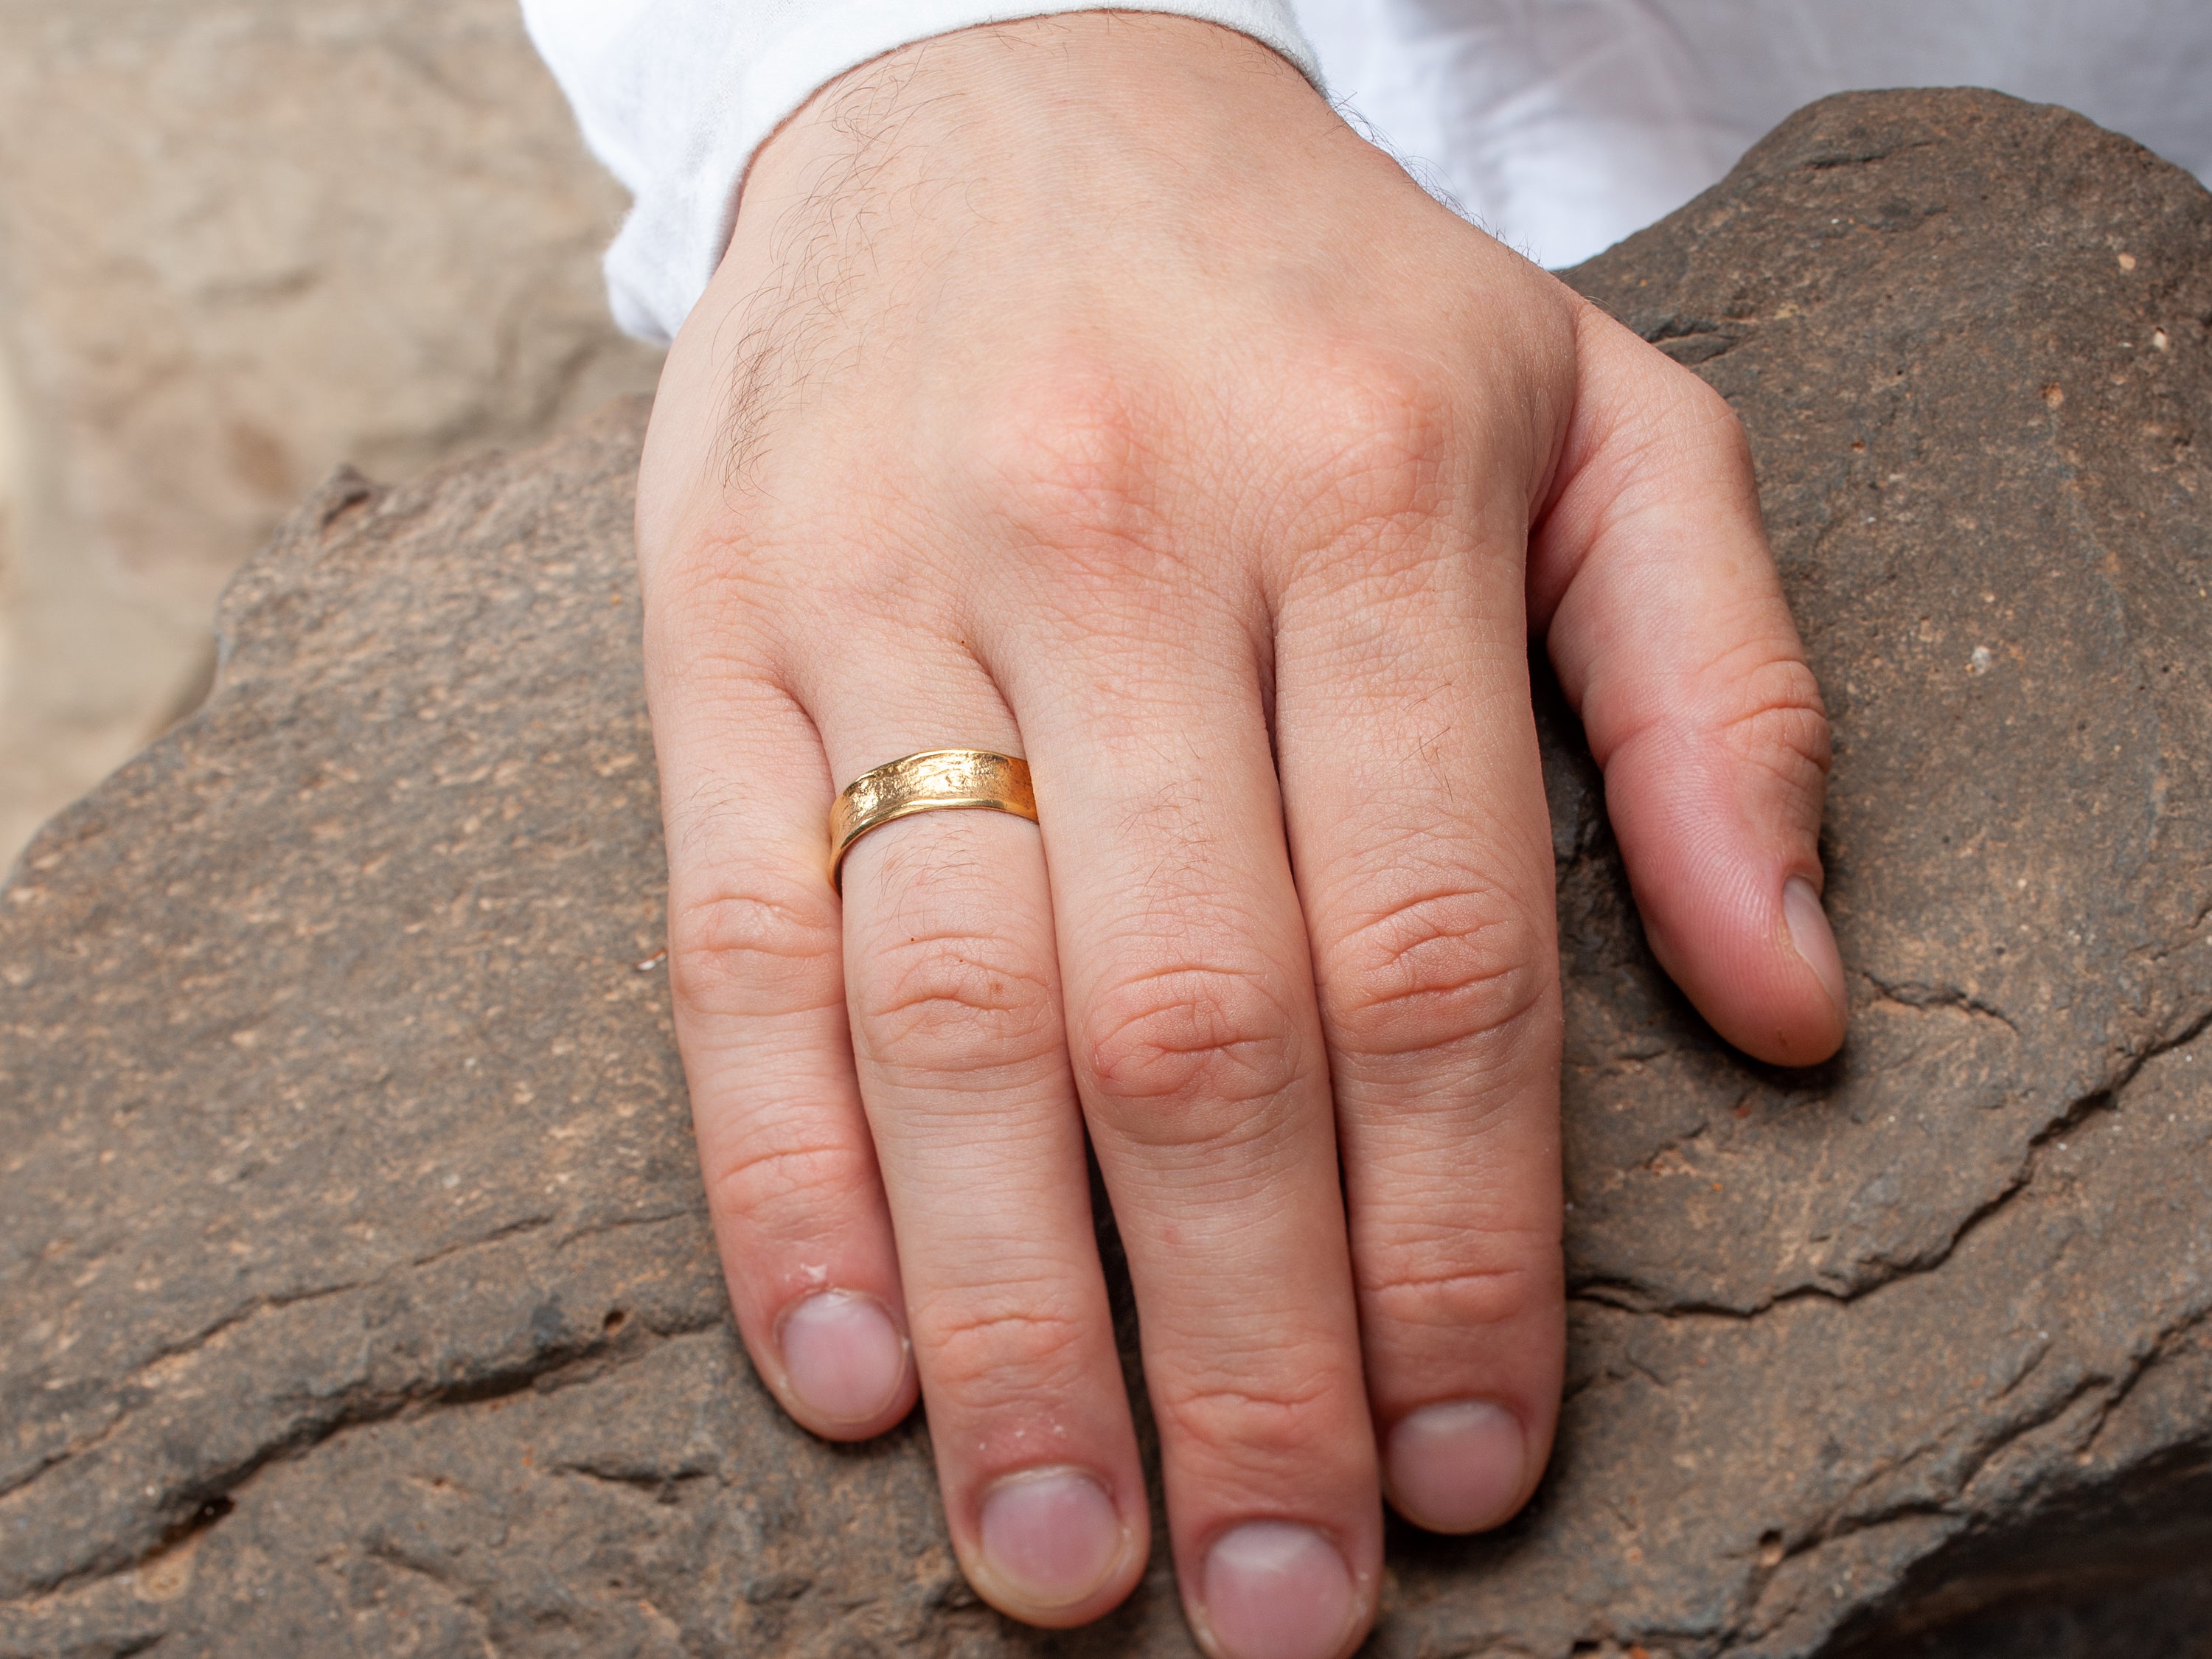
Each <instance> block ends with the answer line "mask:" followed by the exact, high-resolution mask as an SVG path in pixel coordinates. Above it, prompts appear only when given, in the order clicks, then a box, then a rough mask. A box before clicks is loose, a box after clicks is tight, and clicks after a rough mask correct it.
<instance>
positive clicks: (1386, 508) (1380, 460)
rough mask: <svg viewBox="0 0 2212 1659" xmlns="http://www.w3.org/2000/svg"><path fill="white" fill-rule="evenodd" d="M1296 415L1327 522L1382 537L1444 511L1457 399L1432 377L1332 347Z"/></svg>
mask: <svg viewBox="0 0 2212 1659" xmlns="http://www.w3.org/2000/svg"><path fill="white" fill-rule="evenodd" d="M1293 407H1294V408H1295V410H1296V411H1297V412H1296V415H1295V416H1294V419H1295V420H1296V422H1297V428H1296V435H1295V436H1294V439H1293V442H1294V445H1295V447H1296V448H1297V451H1298V452H1299V459H1300V462H1301V465H1302V469H1303V473H1304V477H1308V478H1310V479H1311V480H1313V481H1314V483H1315V484H1316V486H1317V490H1318V495H1317V501H1318V504H1319V505H1320V507H1321V508H1322V513H1323V515H1324V517H1325V518H1327V519H1328V520H1333V521H1334V523H1335V524H1336V525H1337V526H1340V527H1352V526H1371V527H1372V529H1373V530H1374V531H1375V532H1378V533H1380V532H1385V531H1387V530H1388V529H1389V527H1390V526H1395V525H1402V524H1406V523H1408V522H1413V523H1422V522H1425V521H1426V520H1429V519H1431V518H1433V517H1434V516H1435V515H1436V514H1437V513H1438V512H1439V511H1441V510H1442V509H1443V505H1444V503H1443V492H1444V490H1445V489H1446V488H1447V478H1448V473H1449V461H1450V459H1451V457H1452V456H1453V454H1454V453H1455V448H1456V443H1457V430H1456V428H1457V425H1458V422H1457V420H1456V417H1455V411H1454V402H1453V393H1452V390H1451V388H1450V387H1449V385H1448V384H1447V383H1446V382H1445V380H1444V379H1443V376H1442V375H1441V374H1438V373H1437V371H1436V370H1435V369H1434V368H1431V367H1429V366H1427V365H1425V364H1420V363H1417V362H1411V361H1409V360H1407V359H1405V358H1403V357H1400V356H1394V355H1392V354H1389V353H1388V352H1384V351H1381V350H1377V349H1372V348H1362V349H1355V348H1346V347H1336V348H1333V349H1331V350H1330V351H1329V353H1328V355H1327V357H1326V359H1325V361H1324V362H1322V363H1321V364H1320V365H1318V366H1317V367H1316V370H1315V372H1314V373H1312V374H1310V376H1308V377H1307V379H1306V381H1305V384H1304V386H1303V387H1302V390H1301V395H1300V397H1299V398H1298V399H1297V402H1296V404H1294V405H1293ZM1341 533H1342V529H1341V528H1340V532H1339V534H1340V535H1341Z"/></svg>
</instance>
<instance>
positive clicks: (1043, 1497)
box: [802, 631, 1148, 1626]
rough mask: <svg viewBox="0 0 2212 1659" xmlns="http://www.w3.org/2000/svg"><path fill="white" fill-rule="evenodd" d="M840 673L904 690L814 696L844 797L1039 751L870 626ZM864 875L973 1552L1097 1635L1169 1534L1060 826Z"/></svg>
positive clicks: (868, 957)
mask: <svg viewBox="0 0 2212 1659" xmlns="http://www.w3.org/2000/svg"><path fill="white" fill-rule="evenodd" d="M836 660H837V661H840V662H846V663H849V662H851V661H854V660H860V661H876V662H895V663H897V664H899V665H900V668H901V673H902V681H903V683H902V684H900V685H899V686H898V688H897V689H896V691H894V692H892V693H890V695H886V693H885V690H884V687H883V686H881V685H880V684H860V683H859V682H857V681H855V680H853V679H851V678H846V677H844V676H842V675H839V674H836V673H835V672H834V671H830V672H826V673H825V674H824V675H823V677H822V679H821V683H820V684H813V685H802V696H803V698H804V700H805V702H807V703H808V705H809V707H810V709H811V712H812V714H814V717H815V720H816V724H817V726H818V727H819V729H820V730H821V732H822V734H823V745H824V748H825V750H826V751H827V753H828V756H829V762H830V768H831V771H832V773H833V774H834V775H835V776H836V778H837V780H838V781H840V782H841V783H849V782H850V781H852V780H853V779H854V778H857V777H859V776H860V775H862V774H863V773H865V772H867V771H869V770H871V769H873V768H875V767H878V766H880V765H883V764H884V763H887V762H890V761H893V760H896V759H900V758H902V757H905V756H907V755H910V754H914V753H917V752H920V751H921V750H931V749H941V748H947V747H953V746H959V747H973V748H980V749H987V750H996V751H997V752H1000V753H1005V754H1015V755H1018V754H1019V753H1020V752H1021V750H1020V743H1019V738H1018V734H1017V732H1016V731H1015V729H1014V722H1013V720H1012V716H1011V715H1010V714H1008V712H1007V710H1006V705H1005V703H1004V702H1003V701H1002V700H1001V699H1000V696H999V694H998V692H997V690H996V689H995V688H994V686H993V685H992V684H991V682H990V680H989V678H988V677H987V675H985V674H984V672H983V671H982V670H981V668H979V667H978V666H977V665H975V663H974V661H973V660H972V659H969V657H967V655H966V654H965V653H963V652H962V651H960V650H959V649H958V648H957V647H952V646H951V645H949V644H944V645H940V644H938V643H935V642H932V641H927V640H926V639H919V638H917V636H915V635H901V636H900V637H899V638H897V639H896V640H884V641H873V642H868V641H854V639H853V637H852V635H851V634H850V632H849V631H848V632H847V633H846V634H845V635H843V636H842V637H841V639H840V641H839V646H838V651H837V653H836ZM842 877H843V889H844V951H845V964H846V973H845V983H846V994H847V1004H848V1012H849V1015H850V1018H851V1022H852V1031H853V1051H854V1060H855V1063H856V1066H857V1068H858V1073H859V1077H860V1093H861V1098H862V1100H863V1102H864V1103H865V1105H866V1111H867V1117H868V1122H869V1126H870V1129H871V1132H872V1136H873V1139H874V1141H875V1146H876V1152H877V1157H878V1161H879V1163H880V1164H881V1167H882V1170H883V1177H884V1190H885V1192H886V1194H887V1195H888V1197H889V1200H890V1210H891V1217H892V1225H893V1229H894V1231H895V1234H896V1239H897V1245H898V1253H899V1263H900V1273H901V1276H902V1280H903V1282H904V1285H905V1289H906V1302H907V1315H908V1328H909V1330H910V1333H911V1334H912V1338H913V1340H914V1345H915V1363H916V1365H917V1367H918V1369H919V1370H920V1372H921V1384H922V1391H923V1396H924V1399H925V1401H926V1402H927V1411H928V1414H929V1422H930V1428H931V1433H932V1437H933V1440H934V1442H935V1444H936V1449H937V1459H938V1470H939V1480H940V1481H941V1482H942V1485H943V1488H944V1493H945V1512H946V1515H947V1516H948V1518H949V1520H950V1522H951V1529H952V1534H953V1540H954V1544H955V1547H956V1549H957V1552H958V1553H959V1556H960V1559H961V1562H962V1565H963V1568H964V1569H965V1570H966V1571H967V1573H968V1576H969V1580H970V1582H971V1583H974V1585H975V1588H976V1589H977V1590H978V1591H979V1592H980V1593H981V1594H982V1595H984V1596H985V1597H986V1599H987V1600H988V1601H991V1602H992V1603H993V1604H994V1605H995V1606H997V1607H1000V1609H1001V1610H1002V1611H1005V1612H1006V1613H1012V1614H1013V1615H1014V1616H1016V1617H1018V1618H1021V1619H1024V1620H1029V1621H1030V1622H1031V1623H1036V1624H1045V1625H1052V1626H1065V1625H1074V1624H1080V1623H1082V1622H1084V1621H1085V1620H1091V1619H1094V1618H1096V1617H1097V1616H1098V1615H1099V1614H1100V1613H1103V1612H1105V1611H1106V1610H1107V1609H1108V1608H1109V1607H1112V1606H1113V1605H1114V1604H1115V1603H1116V1602H1117V1601H1120V1600H1121V1598H1122V1597H1123V1596H1124V1595H1127V1593H1128V1591H1129V1589H1131V1588H1132V1587H1133V1584H1134V1583H1135V1582H1136V1579H1137V1577H1138V1575H1139V1573H1140V1572H1141V1571H1142V1569H1143V1565H1144V1561H1145V1558H1146V1551H1147V1547H1148V1538H1147V1533H1148V1527H1147V1516H1146V1500H1145V1490H1144V1482H1143V1477H1142V1474H1141V1471H1140V1468H1139V1463H1138V1460H1137V1450H1136V1438H1135V1434H1134V1431H1133V1427H1132V1425H1131V1421H1130V1416H1129V1408H1128V1401H1127V1395H1126V1394H1125V1392H1124V1390H1123V1388H1122V1383H1121V1369H1120V1365H1119V1363H1118V1361H1117V1359H1116V1358H1115V1347H1114V1337H1113V1328H1112V1321H1111V1318H1110V1316H1109V1310H1108V1307H1107V1302H1106V1290H1105V1281H1104V1278H1103V1273H1102V1271H1101V1269H1100V1266H1099V1261H1098V1255H1097V1242H1096V1236H1095V1234H1094V1232H1093V1231H1092V1225H1091V1211H1090V1193H1089V1183H1088V1179H1087V1176H1086V1171H1085V1153H1084V1140H1083V1128H1082V1119H1081V1116H1080V1114H1079V1109H1078V1107H1077V1104H1076V1100H1075V1092H1074V1086H1073V1081H1072V1079H1071V1078H1070V1076H1069V1072H1068V1064H1067V1054H1066V1042H1065V1038H1064V1036H1063V1031H1062V1024H1061V1018H1060V983H1059V973H1058V968H1057V964H1056V961H1055V955H1054V945H1053V932H1052V908H1051V898H1050V894H1049V891H1048V886H1047V882H1046V878H1045V868H1044V860H1043V855H1042V850H1041V848H1040V846H1039V843H1038V838H1037V831H1036V828H1035V826H1034V825H1032V824H1030V823H1025V822H1024V821H1023V820H1021V819H1019V818H1018V817H1011V816H1008V815H1006V814H1005V813H1000V812H991V811H930V812H923V813H919V814H916V815H915V816H913V817H906V818H902V819H900V820H898V821H896V822H894V823H886V824H884V825H882V826H881V827H880V828H878V829H873V830H872V831H870V832H869V833H867V834H866V835H865V836H862V837H861V838H860V841H859V842H856V843H854V846H853V848H852V849H851V851H850V853H849V854H848V856H847V858H846V860H845V863H844V866H843V871H842Z"/></svg>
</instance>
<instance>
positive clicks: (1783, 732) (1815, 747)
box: [1713, 653, 1830, 790]
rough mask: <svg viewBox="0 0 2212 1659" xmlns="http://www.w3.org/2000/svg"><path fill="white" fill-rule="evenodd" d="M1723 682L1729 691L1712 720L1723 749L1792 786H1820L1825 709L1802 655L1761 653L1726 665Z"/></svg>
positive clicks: (1825, 758)
mask: <svg viewBox="0 0 2212 1659" xmlns="http://www.w3.org/2000/svg"><path fill="white" fill-rule="evenodd" d="M1723 682H1724V684H1727V685H1728V686H1729V694H1728V697H1727V701H1726V702H1723V705H1722V707H1721V708H1720V710H1719V711H1718V717H1717V720H1715V722H1714V725H1713V735H1714V738H1715V739H1716V741H1717V742H1718V743H1719V744H1721V746H1722V748H1723V750H1724V751H1725V752H1727V754H1728V755H1729V757H1730V758H1731V759H1733V760H1735V761H1736V762H1738V763H1742V764H1745V765H1747V766H1753V767H1759V768H1763V769H1766V770H1768V771H1770V772H1772V773H1773V774H1775V775H1776V776H1777V777H1778V780H1779V781H1782V782H1783V783H1784V784H1785V785H1788V786H1790V787H1793V788H1811V789H1814V790H1818V789H1819V788H1820V787H1821V786H1822V783H1823V781H1825V780H1826V776H1827V773H1828V764H1829V758H1830V750H1829V742H1830V738H1829V731H1828V714H1827V708H1826V705H1825V704H1824V703H1823V702H1822V701H1821V698H1820V682H1819V681H1818V680H1817V679H1815V678H1814V676H1813V671H1812V669H1811V668H1810V667H1808V666H1807V665H1806V663H1805V661H1804V659H1802V658H1801V657H1798V656H1796V654H1794V653H1790V654H1762V655H1760V656H1759V657H1757V658H1755V659H1753V660H1752V661H1751V662H1749V663H1747V664H1735V665H1729V670H1728V671H1727V672H1726V673H1725V674H1724V675H1723Z"/></svg>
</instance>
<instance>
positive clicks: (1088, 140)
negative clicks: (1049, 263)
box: [738, 11, 1349, 237]
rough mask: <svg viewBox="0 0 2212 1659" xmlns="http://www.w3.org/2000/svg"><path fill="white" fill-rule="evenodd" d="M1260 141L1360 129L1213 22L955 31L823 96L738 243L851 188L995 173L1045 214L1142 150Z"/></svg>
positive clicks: (757, 199) (767, 163)
mask: <svg viewBox="0 0 2212 1659" xmlns="http://www.w3.org/2000/svg"><path fill="white" fill-rule="evenodd" d="M1262 132H1266V133H1268V134H1270V135H1273V134H1283V135H1286V136H1292V137H1295V136H1297V135H1303V136H1304V137H1305V139H1306V140H1307V141H1308V142H1314V143H1326V142H1328V141H1329V140H1330V139H1333V138H1335V137H1340V136H1349V130H1348V129H1346V128H1345V127H1344V125H1343V124H1342V122H1341V121H1340V119H1339V118H1338V117H1337V116H1336V114H1335V112H1334V111H1333V110H1332V109H1331V108H1330V107H1329V106H1328V103H1327V102H1326V100H1323V99H1322V97H1321V95H1320V94H1318V93H1317V92H1316V91H1315V89H1314V88H1313V87H1312V85H1311V84H1310V82H1308V81H1307V80H1306V79H1305V77H1304V74H1303V72H1302V71H1301V70H1299V68H1298V67H1297V65H1296V64H1293V63H1291V61H1290V60H1289V59H1287V58H1284V57H1283V56H1282V55H1281V54H1279V52H1276V51H1274V50H1273V48H1272V47H1270V46H1267V45H1265V44H1263V43H1261V41H1259V40H1255V39H1253V38H1251V37H1250V36H1248V35H1245V34H1242V33H1238V32H1237V31H1236V30H1234V29H1231V28H1228V27H1224V26H1222V25H1220V24H1217V23H1212V22H1207V21H1203V20H1200V19H1195V18H1190V17H1183V16H1176V15H1166V14H1158V13H1128V12H1111V11H1086V12H1073V13H1064V14H1058V15H1051V16H1047V17H1039V18H1030V19H1026V20H1024V21H1019V22H1015V23H1004V24H992V25H987V26H983V27H975V28H969V29H963V30H958V31H956V32H954V33H950V34H945V35H939V36H935V37H933V38H931V39H929V40H920V41H916V42H915V43H913V44H912V45H909V46H902V47H901V48H900V49H898V50H897V51H896V52H889V53H886V54H885V55H884V56H883V57H881V58H876V59H874V60H872V61H871V62H870V63H867V64H862V65H861V66H860V67H859V68H857V69H854V70H848V72H847V73H845V74H844V75H842V76H839V77H838V78H837V79H836V80H835V81H832V82H829V84H827V85H826V86H824V87H823V88H821V90H820V91H818V92H817V93H816V94H815V95H814V96H813V97H812V98H811V99H810V100H808V101H807V103H806V104H805V105H804V106H802V107H801V108H800V109H799V111H798V112H796V113H795V114H793V117H792V118H791V119H790V120H788V121H787V122H786V123H785V124H784V125H783V126H782V127H781V128H780V129H778V130H777V131H776V132H775V134H774V135H773V136H771V137H770V138H769V141H768V142H767V143H765V144H763V146H762V148H761V149H760V150H759V151H758V153H757V155H756V156H755V158H754V161H753V163H752V166H751V167H750V170H749V172H748V173H747V175H746V179H745V181H744V188H743V193H742V195H741V197H740V200H739V208H738V235H739V236H741V237H742V236H746V235H749V234H757V229H756V228H757V226H759V225H761V224H762V223H763V222H771V221H772V220H773V219H774V218H775V217H776V216H778V215H779V214H780V213H781V210H784V209H787V208H788V207H791V206H793V205H797V204H803V203H807V202H811V201H818V200H821V199H823V198H824V197H834V196H836V195H837V194H839V193H840V192H842V191H848V190H849V189H852V188H854V187H860V188H864V189H865V190H866V191H867V193H868V194H869V195H870V197H872V198H873V199H876V200H878V201H880V200H882V199H883V198H884V195H885V193H886V191H895V190H899V189H902V188H908V189H910V188H913V187H915V186H919V185H927V184H928V183H931V182H947V181H951V180H956V179H975V178H978V177H988V178H989V179H992V180H993V182H994V185H995V186H997V187H1001V188H1009V189H1016V190H1018V189H1019V181H1020V180H1021V179H1024V178H1027V179H1037V180H1041V181H1043V182H1042V185H1041V186H1040V194H1041V195H1044V196H1047V197H1049V199H1048V200H1046V201H1041V202H1036V203H1028V202H1022V201H1019V200H1017V201H1016V202H1014V203H1012V204H1006V205H1007V207H1008V210H1010V211H1013V210H1036V209H1039V208H1042V209H1046V210H1049V208H1050V207H1051V205H1052V204H1054V203H1056V202H1059V201H1062V200H1064V199H1065V198H1066V197H1067V196H1068V195H1069V194H1071V193H1072V192H1073V191H1079V190H1080V189H1081V188H1082V185H1083V184H1084V183H1085V181H1086V180H1088V179H1094V178H1096V177H1097V175H1098V174H1099V173H1101V172H1102V171H1113V170H1116V169H1117V168H1119V167H1121V165H1122V164H1123V163H1124V162H1125V161H1127V158H1129V157H1131V156H1133V155H1144V154H1152V155H1158V156H1161V157H1163V158H1164V157H1167V156H1171V155H1189V154H1191V153H1193V152H1197V153H1200V154H1204V153H1206V152H1208V151H1214V152H1219V151H1221V150H1224V149H1252V150H1254V152H1255V154H1254V157H1253V159H1254V160H1255V161H1258V160H1260V159H1261V156H1262V153H1273V154H1277V155H1279V148H1280V147H1279V143H1273V142H1267V141H1260V135H1261V133H1262Z"/></svg>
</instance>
